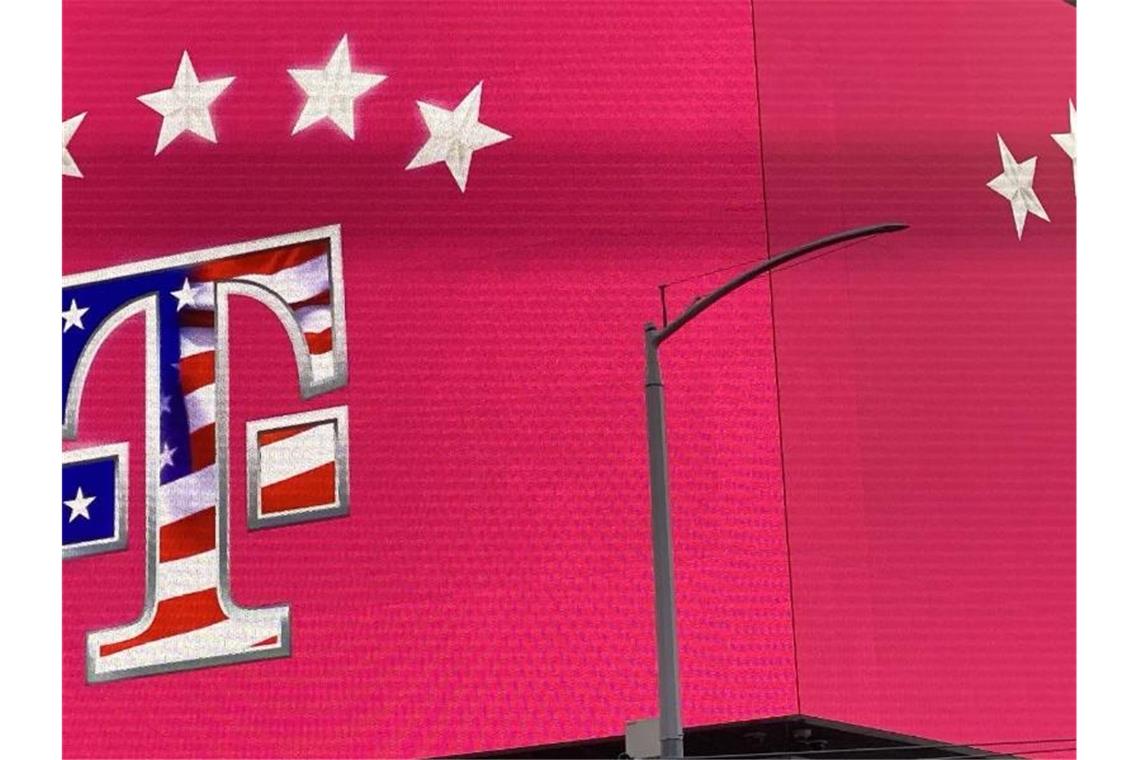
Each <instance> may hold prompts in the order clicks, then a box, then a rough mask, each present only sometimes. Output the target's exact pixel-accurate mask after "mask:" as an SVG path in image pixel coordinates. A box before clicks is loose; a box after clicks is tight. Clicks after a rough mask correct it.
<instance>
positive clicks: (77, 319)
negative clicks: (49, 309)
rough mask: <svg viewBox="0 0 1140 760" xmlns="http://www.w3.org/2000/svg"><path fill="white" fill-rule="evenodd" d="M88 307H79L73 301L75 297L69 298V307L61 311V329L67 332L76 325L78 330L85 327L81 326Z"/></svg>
mask: <svg viewBox="0 0 1140 760" xmlns="http://www.w3.org/2000/svg"><path fill="white" fill-rule="evenodd" d="M88 311H90V309H88V308H82V309H81V308H79V304H77V303H75V299H74V298H72V299H71V308H69V309H68V310H67V311H65V312H63V331H64V332H67V331H68V330H70V329H71V328H73V327H78V328H79V329H80V330H85V329H87V328H86V327H84V326H83V315H84V314H86V313H87V312H88Z"/></svg>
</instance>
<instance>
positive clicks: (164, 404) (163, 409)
mask: <svg viewBox="0 0 1140 760" xmlns="http://www.w3.org/2000/svg"><path fill="white" fill-rule="evenodd" d="M158 411H159V412H160V413H162V414H170V396H167V395H166V394H165V393H164V394H162V397H161V398H159V400H158Z"/></svg>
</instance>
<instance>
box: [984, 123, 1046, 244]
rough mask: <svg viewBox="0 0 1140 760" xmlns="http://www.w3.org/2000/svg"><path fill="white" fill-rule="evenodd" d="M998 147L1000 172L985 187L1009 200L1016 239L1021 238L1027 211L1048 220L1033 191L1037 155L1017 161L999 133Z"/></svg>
mask: <svg viewBox="0 0 1140 760" xmlns="http://www.w3.org/2000/svg"><path fill="white" fill-rule="evenodd" d="M997 139H998V149H999V150H1000V151H1001V166H1002V172H1001V174H999V175H998V176H996V177H994V178H993V179H991V180H990V181H989V182H988V183H986V187H988V188H989V189H991V190H993V191H994V192H995V193H997V194H998V195H1000V196H1001V197H1003V198H1005V199H1006V200H1008V201H1009V205H1010V208H1011V209H1012V210H1013V223H1014V225H1016V227H1017V239H1018V240H1020V239H1021V232H1022V230H1023V229H1024V228H1025V215H1026V214H1027V213H1030V214H1033V215H1034V216H1037V217H1040V218H1042V219H1044V220H1045V221H1049V215H1048V214H1046V213H1045V209H1044V207H1042V205H1041V201H1039V200H1037V194H1036V193H1034V192H1033V174H1034V172H1035V171H1036V170H1037V156H1031V157H1030V158H1028V159H1026V160H1025V161H1022V162H1021V163H1018V162H1017V159H1015V158H1014V157H1013V154H1012V153H1010V152H1009V148H1007V147H1006V145H1005V141H1004V140H1002V139H1001V135H998V136H997Z"/></svg>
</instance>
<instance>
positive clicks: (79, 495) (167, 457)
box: [63, 227, 348, 681]
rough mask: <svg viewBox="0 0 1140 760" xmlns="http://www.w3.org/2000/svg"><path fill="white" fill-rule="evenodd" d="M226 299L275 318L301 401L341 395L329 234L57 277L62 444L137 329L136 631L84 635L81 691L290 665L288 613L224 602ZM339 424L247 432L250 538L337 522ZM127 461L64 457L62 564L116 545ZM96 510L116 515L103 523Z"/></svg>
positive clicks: (333, 416)
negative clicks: (142, 365)
mask: <svg viewBox="0 0 1140 760" xmlns="http://www.w3.org/2000/svg"><path fill="white" fill-rule="evenodd" d="M235 295H237V296H245V297H248V298H252V299H254V300H257V301H259V302H261V303H262V304H264V305H265V306H267V307H268V308H269V309H270V310H271V311H272V312H273V313H274V314H275V315H276V316H277V318H278V319H279V320H280V321H281V324H282V325H283V326H284V328H285V331H286V333H287V335H288V337H289V340H290V342H291V343H292V347H293V354H294V357H295V359H296V363H297V375H298V378H299V383H300V393H301V396H302V397H304V398H311V397H313V396H317V395H319V394H322V393H326V392H328V391H331V390H335V389H337V388H340V387H342V386H343V385H345V383H346V382H347V379H348V378H347V358H346V346H345V327H344V288H343V284H342V278H341V261H340V229H339V227H326V228H321V229H316V230H309V231H306V232H299V233H295V234H291V235H283V236H280V237H275V238H270V239H266V240H259V241H253V242H250V243H240V244H236V245H230V246H223V247H221V248H215V249H210V250H206V251H199V252H195V253H188V254H182V255H178V256H171V257H167V258H161V259H153V260H149V261H143V262H139V263H136V264H129V265H126V266H121V267H113V268H111V269H104V270H98V271H94V272H87V273H83V274H79V275H73V276H69V277H66V278H64V287H63V303H64V308H65V311H64V312H63V319H64V331H63V438H64V440H74V439H75V438H76V437H77V435H78V426H79V410H80V406H81V398H82V394H83V387H84V382H85V380H86V377H87V372H88V369H89V368H90V367H91V365H92V363H93V362H94V361H95V358H96V355H97V354H98V352H99V348H100V346H101V345H102V343H103V341H104V340H105V339H106V338H107V337H108V336H109V335H110V334H111V333H112V332H114V330H115V329H116V328H117V327H118V326H119V325H121V324H122V323H123V322H125V321H126V320H128V319H130V318H131V317H133V316H135V315H138V314H142V315H143V316H144V318H145V321H146V444H145V445H146V454H145V461H146V514H147V531H146V553H147V554H146V598H145V599H144V604H143V612H142V615H141V616H140V618H139V619H138V620H137V621H135V622H134V623H131V624H129V625H124V626H119V627H115V628H107V629H104V630H99V631H94V632H91V633H89V634H88V636H87V677H88V680H89V681H108V680H114V679H119V678H128V677H132V676H138V675H146V674H150V673H161V672H168V671H173V670H184V669H188V668H199V667H205V666H209V665H219V664H225V663H234V662H243V661H246V660H256V659H263V658H268V657H283V656H287V655H288V654H289V647H290V641H289V608H288V607H287V606H278V607H264V608H256V609H250V608H244V607H240V606H238V605H237V604H236V603H235V602H234V600H233V599H231V598H230V578H229V561H228V560H229V555H228V541H229V499H228V495H229V479H228V469H227V465H228V456H227V453H228V448H229V447H228V441H229V432H228V422H229V413H228V412H229V393H228V368H229V362H228V358H229V330H230V329H231V328H230V325H229V318H228V304H229V298H230V296H235ZM278 423H279V424H278ZM286 423H287V424H286ZM347 425H348V418H347V410H346V409H345V408H343V407H340V408H336V409H329V410H323V411H317V412H305V413H302V414H296V415H290V416H289V417H288V418H287V419H286V420H276V421H268V422H267V421H261V422H259V423H250V434H251V435H252V436H253V438H254V439H255V440H252V441H248V442H247V443H248V444H249V445H248V451H249V456H250V463H249V464H250V467H249V469H250V472H251V484H250V489H249V490H250V494H251V503H250V516H251V527H265V526H269V525H275V524H286V523H291V522H298V521H299V520H305V519H315V518H317V517H323V516H327V515H335V514H345V513H346V512H347V509H348V476H347V473H348V469H347V468H348V461H347V435H348V431H347ZM125 458H126V444H121V443H120V444H113V445H111V446H100V447H97V448H92V449H80V450H75V449H73V450H70V451H68V452H66V454H65V462H64V497H65V500H64V505H65V510H68V511H65V512H64V544H65V547H64V556H65V557H69V556H79V555H83V554H94V553H99V552H100V551H107V550H110V549H112V548H121V547H122V546H125V539H126V536H125V530H126V524H125V518H123V517H122V515H123V514H125V510H126V506H127V505H126V503H125V498H126V488H125V483H124V482H122V481H123V479H124V478H125V472H124V470H125V467H124V466H123V461H124V460H125ZM107 464H109V465H110V466H109V467H102V465H107ZM291 468H292V469H291ZM298 468H299V471H296V472H294V470H298ZM116 478H117V479H118V480H117V481H116ZM104 491H105V493H104ZM99 499H103V501H104V502H107V503H108V504H110V503H113V506H114V508H115V509H116V510H121V512H120V516H119V517H118V518H115V519H112V518H110V517H108V518H106V519H105V520H103V518H99V517H98V513H97V512H96V509H95V508H96V506H97V505H99V503H100V502H99ZM100 520H103V521H102V522H100ZM100 525H105V526H106V535H99V534H98V531H99V530H100V528H99V527H98V526H100ZM84 531H88V533H84ZM91 531H94V533H91ZM69 536H70V538H69Z"/></svg>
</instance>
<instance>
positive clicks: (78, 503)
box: [63, 487, 95, 522]
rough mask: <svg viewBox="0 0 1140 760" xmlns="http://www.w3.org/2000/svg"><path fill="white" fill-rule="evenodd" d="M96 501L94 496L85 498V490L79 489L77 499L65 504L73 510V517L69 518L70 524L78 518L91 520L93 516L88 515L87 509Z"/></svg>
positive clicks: (76, 492) (67, 501) (76, 493)
mask: <svg viewBox="0 0 1140 760" xmlns="http://www.w3.org/2000/svg"><path fill="white" fill-rule="evenodd" d="M93 501H95V497H94V496H84V495H83V488H82V487H80V488H77V489H76V491H75V498H74V499H70V500H66V501H64V502H63V504H64V506H65V507H67V508H68V509H70V510H71V515H70V516H69V517H68V518H67V521H68V522H72V521H73V520H75V518H77V517H82V518H84V519H85V520H90V519H91V515H90V514H88V512H87V508H88V507H89V506H91V502H93Z"/></svg>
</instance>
